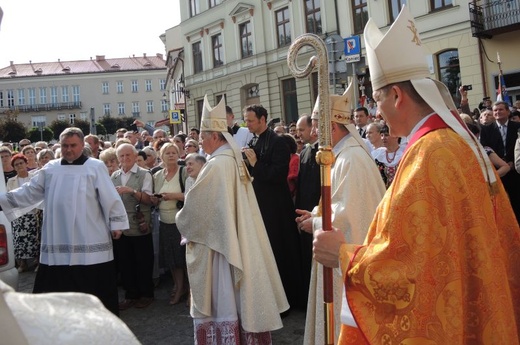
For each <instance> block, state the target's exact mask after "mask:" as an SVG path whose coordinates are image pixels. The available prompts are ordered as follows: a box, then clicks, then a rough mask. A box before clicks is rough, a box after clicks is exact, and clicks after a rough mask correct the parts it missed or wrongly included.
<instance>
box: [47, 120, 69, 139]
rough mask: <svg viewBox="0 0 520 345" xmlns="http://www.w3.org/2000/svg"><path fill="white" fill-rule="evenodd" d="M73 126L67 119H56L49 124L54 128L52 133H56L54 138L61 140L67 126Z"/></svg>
mask: <svg viewBox="0 0 520 345" xmlns="http://www.w3.org/2000/svg"><path fill="white" fill-rule="evenodd" d="M69 127H71V124H70V123H69V121H66V120H54V121H52V122H51V124H50V125H49V128H50V129H51V130H52V133H54V139H56V140H59V139H60V134H61V132H63V131H64V130H65V129H66V128H69Z"/></svg>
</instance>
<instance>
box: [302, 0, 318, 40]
mask: <svg viewBox="0 0 520 345" xmlns="http://www.w3.org/2000/svg"><path fill="white" fill-rule="evenodd" d="M305 18H306V19H307V20H306V26H307V32H308V33H311V34H316V35H320V34H321V33H322V26H321V8H320V0H306V1H305Z"/></svg>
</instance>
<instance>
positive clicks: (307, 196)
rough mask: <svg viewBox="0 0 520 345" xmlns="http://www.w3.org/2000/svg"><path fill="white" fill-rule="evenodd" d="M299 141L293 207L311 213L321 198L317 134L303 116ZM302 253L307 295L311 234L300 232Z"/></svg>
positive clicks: (297, 127) (308, 118)
mask: <svg viewBox="0 0 520 345" xmlns="http://www.w3.org/2000/svg"><path fill="white" fill-rule="evenodd" d="M296 130H297V132H298V136H299V137H300V140H301V141H302V142H303V143H304V144H305V147H304V148H303V150H302V152H301V153H300V169H299V171H298V181H297V185H296V198H295V202H294V206H295V207H296V209H297V210H307V211H312V209H313V208H314V207H315V206H317V205H318V203H319V201H320V196H321V182H320V165H319V164H318V162H316V153H317V152H318V134H317V133H316V132H315V131H312V120H311V116H310V115H308V114H303V115H302V116H300V118H299V119H298V122H297V123H296ZM300 242H301V251H302V292H303V293H305V296H307V295H308V294H309V282H310V279H311V268H312V234H309V233H307V232H305V231H301V232H300Z"/></svg>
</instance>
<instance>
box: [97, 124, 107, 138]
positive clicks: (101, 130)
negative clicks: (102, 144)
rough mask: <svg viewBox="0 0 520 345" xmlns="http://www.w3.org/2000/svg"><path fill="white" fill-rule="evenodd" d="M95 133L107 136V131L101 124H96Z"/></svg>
mask: <svg viewBox="0 0 520 345" xmlns="http://www.w3.org/2000/svg"><path fill="white" fill-rule="evenodd" d="M96 133H97V135H103V136H105V135H107V129H106V128H105V126H103V124H102V123H99V122H96Z"/></svg>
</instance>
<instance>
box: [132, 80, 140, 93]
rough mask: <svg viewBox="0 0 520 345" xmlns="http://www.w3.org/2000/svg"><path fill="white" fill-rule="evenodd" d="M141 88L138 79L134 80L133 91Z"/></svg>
mask: <svg viewBox="0 0 520 345" xmlns="http://www.w3.org/2000/svg"><path fill="white" fill-rule="evenodd" d="M138 90H139V84H138V83H137V80H132V92H137V91H138Z"/></svg>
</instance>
